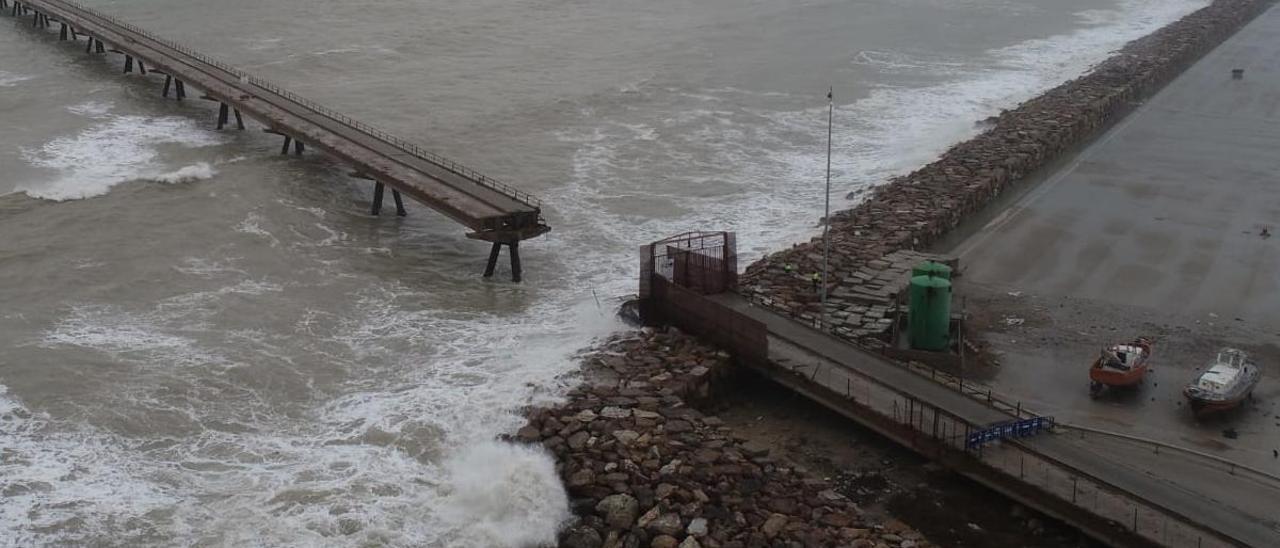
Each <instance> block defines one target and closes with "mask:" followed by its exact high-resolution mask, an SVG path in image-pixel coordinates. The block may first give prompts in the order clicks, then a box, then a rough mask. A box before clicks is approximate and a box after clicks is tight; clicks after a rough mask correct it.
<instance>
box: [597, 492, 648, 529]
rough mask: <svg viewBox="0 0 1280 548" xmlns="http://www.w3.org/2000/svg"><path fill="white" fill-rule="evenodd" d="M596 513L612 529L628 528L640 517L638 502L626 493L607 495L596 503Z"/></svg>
mask: <svg viewBox="0 0 1280 548" xmlns="http://www.w3.org/2000/svg"><path fill="white" fill-rule="evenodd" d="M596 513H597V514H599V515H600V516H601V517H603V518H604V522H605V524H607V525H608V526H609V527H612V528H614V529H630V528H631V526H632V525H633V524H634V523H635V522H636V518H638V517H640V502H639V501H637V500H636V499H635V497H633V496H631V495H627V494H617V495H609V496H607V497H605V498H603V499H601V500H600V503H599V504H597V505H596Z"/></svg>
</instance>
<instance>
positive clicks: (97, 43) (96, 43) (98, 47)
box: [93, 38, 107, 53]
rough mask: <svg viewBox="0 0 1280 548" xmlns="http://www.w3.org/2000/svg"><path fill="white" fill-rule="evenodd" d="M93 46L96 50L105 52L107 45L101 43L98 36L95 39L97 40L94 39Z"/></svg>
mask: <svg viewBox="0 0 1280 548" xmlns="http://www.w3.org/2000/svg"><path fill="white" fill-rule="evenodd" d="M93 47H94V48H95V49H96V50H97V51H98V53H106V52H107V46H106V44H103V43H102V39H101V38H99V39H97V40H94V42H93Z"/></svg>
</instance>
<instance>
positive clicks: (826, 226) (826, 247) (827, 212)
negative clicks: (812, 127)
mask: <svg viewBox="0 0 1280 548" xmlns="http://www.w3.org/2000/svg"><path fill="white" fill-rule="evenodd" d="M834 92H835V88H833V87H828V88H827V191H826V193H825V197H826V205H825V206H824V207H823V212H822V293H821V295H822V297H821V299H820V303H819V306H821V307H822V314H821V316H820V320H819V322H820V324H819V325H821V327H822V330H823V331H826V330H827V269H828V267H829V266H828V265H829V264H830V262H831V240H830V239H828V237H827V233H828V232H830V230H831V228H830V227H831V123H832V120H833V118H834V116H835V110H836V107H835V100H834V98H833V97H832V95H833V94H834Z"/></svg>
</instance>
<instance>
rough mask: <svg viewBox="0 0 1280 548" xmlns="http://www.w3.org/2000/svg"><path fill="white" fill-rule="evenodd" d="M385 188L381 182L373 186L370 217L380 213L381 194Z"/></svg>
mask: <svg viewBox="0 0 1280 548" xmlns="http://www.w3.org/2000/svg"><path fill="white" fill-rule="evenodd" d="M385 186H386V185H384V184H382V183H381V182H376V183H374V184H373V209H372V210H370V211H369V214H370V215H374V216H376V215H378V213H379V212H381V211H382V193H383V192H384V191H385Z"/></svg>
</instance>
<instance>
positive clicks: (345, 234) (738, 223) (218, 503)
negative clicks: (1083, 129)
mask: <svg viewBox="0 0 1280 548" xmlns="http://www.w3.org/2000/svg"><path fill="white" fill-rule="evenodd" d="M207 4H210V5H205V4H199V5H180V6H170V5H168V4H167V3H165V2H162V1H160V0H121V1H118V2H112V3H109V4H103V7H104V9H109V10H110V11H112V12H113V13H117V14H119V15H121V16H124V17H129V18H131V20H132V21H133V22H135V23H137V24H139V25H141V26H143V27H146V28H150V29H154V30H155V31H157V32H158V33H160V34H162V35H166V36H170V37H174V38H180V39H182V40H183V41H184V42H188V43H191V44H193V45H195V46H196V47H197V48H198V49H201V50H205V51H210V52H215V53H217V54H218V55H219V56H220V57H224V58H227V59H228V60H230V61H232V62H234V63H236V64H238V65H242V66H244V67H245V68H247V69H248V70H250V71H251V72H255V73H258V74H261V75H263V76H266V77H269V78H271V79H272V80H277V81H281V82H284V83H286V85H289V86H290V87H291V88H293V89H294V90H295V91H298V92H300V93H303V94H304V95H307V96H310V97H313V98H314V99H317V100H320V101H321V102H324V103H326V104H329V105H332V106H334V107H337V108H338V109H339V110H343V111H345V112H348V113H349V114H352V115H354V116H355V117H357V118H360V119H362V120H365V121H368V122H371V123H374V124H377V125H380V126H385V127H386V128H387V129H389V130H391V131H394V132H396V133H398V134H402V135H404V136H405V137H407V138H410V139H412V140H414V141H416V142H420V143H422V144H423V145H424V146H426V147H427V148H430V149H432V150H437V151H439V152H441V153H444V154H447V155H449V156H451V157H456V158H458V159H460V160H462V161H464V162H465V163H467V164H469V165H473V166H476V167H479V168H481V169H482V170H483V171H486V172H491V173H493V174H494V175H497V176H499V177H501V178H502V179H504V180H508V181H510V182H512V183H514V184H516V185H517V186H521V187H522V188H524V189H525V190H529V191H532V192H533V193H534V194H537V195H538V196H539V197H541V198H542V200H543V202H544V203H545V204H547V211H546V216H547V218H548V223H549V224H550V225H551V226H552V227H553V232H552V233H551V234H549V235H548V236H546V237H544V238H540V239H537V240H533V241H530V242H528V243H527V244H526V245H525V246H522V252H523V254H524V255H525V257H524V259H525V268H526V271H525V279H526V282H525V283H524V284H520V285H516V284H511V283H509V282H506V281H503V280H504V276H503V273H501V272H500V273H499V275H498V276H497V277H496V278H495V281H493V282H482V281H481V280H480V279H479V271H480V269H481V268H482V267H483V260H484V252H485V251H486V249H482V248H481V247H482V246H481V247H478V245H477V244H476V243H474V242H471V241H469V240H467V239H466V238H464V237H463V236H462V234H461V231H459V230H458V227H457V226H456V225H454V224H452V223H451V222H449V221H448V220H446V219H441V218H439V216H437V215H436V214H434V213H433V212H431V211H430V210H428V209H426V208H423V207H421V206H416V204H412V203H411V204H409V205H410V208H409V209H410V216H409V217H407V218H404V219H397V218H394V217H392V216H384V217H382V218H371V217H369V216H368V215H367V206H368V200H369V195H370V192H371V189H370V188H369V187H368V185H367V184H362V183H360V182H359V181H356V180H352V179H348V178H346V177H345V176H344V174H345V171H346V170H345V169H344V168H343V166H341V165H338V164H337V163H335V162H333V161H330V160H326V159H324V158H322V157H319V156H311V155H308V156H304V157H301V158H297V157H291V156H280V155H279V154H278V149H279V143H278V142H277V141H275V140H273V139H272V138H271V137H270V136H268V135H264V134H261V133H260V132H258V131H256V128H253V129H254V130H253V131H246V132H232V131H223V132H217V131H214V130H213V128H212V126H213V120H214V112H215V109H214V108H213V107H214V106H215V105H213V104H211V103H206V102H201V101H187V102H185V103H182V104H179V103H176V102H173V101H162V100H161V99H160V97H159V87H158V86H159V82H156V81H155V80H145V79H142V78H141V77H138V76H130V77H122V76H121V75H120V70H119V66H118V65H117V64H114V63H116V62H118V59H114V58H113V57H106V58H104V57H100V56H86V55H84V54H83V51H82V50H83V48H76V47H74V45H71V46H70V47H65V45H60V44H59V43H58V41H57V36H56V33H54V34H51V35H42V34H38V33H37V32H36V31H35V30H34V29H31V28H30V25H29V24H28V25H24V24H23V20H14V19H10V18H8V17H7V15H6V16H5V17H2V18H0V47H4V48H5V50H6V51H8V52H9V55H6V56H5V57H4V58H0V120H2V121H3V124H4V127H5V128H6V137H7V143H6V145H5V146H4V147H0V167H2V168H3V169H2V170H0V172H2V173H3V174H4V175H3V177H0V279H3V280H4V284H0V286H2V287H0V302H3V303H5V306H4V308H3V309H0V545H8V546H24V547H25V546H40V545H55V544H104V545H175V544H178V545H210V546H241V545H251V546H297V545H306V546H347V545H390V546H510V547H520V546H537V545H543V544H547V543H551V542H553V541H554V538H555V533H556V530H557V528H558V526H559V525H560V524H561V523H562V522H563V521H564V520H565V519H567V518H568V517H569V511H568V504H569V502H568V499H567V497H566V495H565V493H564V491H563V489H562V488H561V487H560V482H559V478H557V477H556V473H555V465H554V462H552V461H551V460H550V459H549V458H548V457H547V456H546V455H545V454H544V453H543V452H541V451H539V450H537V449H535V448H529V447H523V446H517V445H513V444H509V443H505V442H502V441H497V438H498V437H499V436H501V435H502V434H504V433H510V432H512V431H514V430H515V429H516V428H518V427H519V426H520V424H521V419H520V416H519V413H520V410H521V409H522V408H523V407H524V406H526V405H530V404H538V403H545V402H550V401H555V400H556V399H557V398H559V397H560V396H561V395H562V394H563V393H564V391H565V390H566V388H567V387H569V386H571V385H572V384H573V383H574V382H575V381H576V379H577V376H576V367H577V366H576V362H575V359H574V356H575V355H576V354H577V353H578V352H580V351H581V350H582V349H583V348H585V347H587V346H589V345H590V343H591V342H592V341H593V340H595V339H598V338H601V337H604V336H607V335H608V334H610V333H611V332H614V331H616V330H618V329H620V328H621V325H620V324H619V323H618V322H617V321H616V319H615V318H614V315H613V309H614V307H615V306H616V304H617V302H618V298H620V297H624V296H626V295H628V294H631V293H634V292H635V286H636V280H635V276H636V270H637V261H638V258H637V257H636V253H635V250H636V249H637V248H638V246H639V245H641V244H643V243H645V242H648V241H652V240H655V239H658V238H661V237H663V236H667V235H671V234H675V233H679V232H683V231H687V230H699V229H711V230H732V231H736V232H737V233H738V235H739V236H738V237H739V246H740V252H741V253H742V254H743V255H744V259H745V260H744V261H743V264H746V262H749V261H750V260H753V259H754V258H757V257H759V256H761V255H762V254H763V253H766V252H768V251H769V250H774V249H779V248H782V247H785V246H788V245H790V244H791V243H793V242H797V241H802V240H807V239H808V238H810V237H812V236H813V235H815V234H816V226H817V225H816V222H817V220H818V218H819V217H820V216H821V213H822V203H823V181H824V169H825V151H826V148H825V137H826V129H827V128H826V115H827V112H826V97H825V95H826V90H827V86H828V85H832V86H834V88H835V124H834V126H835V131H834V139H833V141H834V147H835V154H834V163H833V174H834V177H833V187H834V188H833V196H832V197H833V206H838V207H848V206H850V205H851V204H852V203H854V201H856V199H857V198H856V196H857V194H858V192H859V191H865V190H866V189H867V188H870V187H871V186H873V185H876V184H879V183H882V182H884V181H886V180H887V179H888V178H890V177H892V176H893V175H896V174H901V173H905V172H907V171H910V170H911V169H913V168H915V167H918V166H920V165H922V164H924V163H926V162H928V161H930V160H931V159H933V158H935V157H936V156H937V155H938V154H939V153H941V152H942V151H944V150H945V149H946V148H947V147H949V146H951V145H953V144H954V143H956V142H959V141H960V140H963V139H965V138H966V137H969V136H972V135H974V134H976V133H977V132H978V131H980V130H981V126H980V124H979V123H978V122H979V121H981V120H983V119H985V118H987V117H990V116H992V115H995V114H998V113H999V112H1000V111H1001V110H1002V109H1006V108H1009V107H1012V106H1014V105H1016V104H1017V103H1019V102H1020V101H1023V100H1026V99H1028V98H1030V97H1032V96H1034V95H1036V94H1037V93H1039V92H1041V91H1043V90H1046V89H1048V88H1051V87H1053V86H1056V85H1057V84H1059V83H1061V82H1063V81H1065V80H1067V79H1069V78H1072V77H1074V76H1077V75H1080V74H1082V73H1084V72H1085V71H1087V70H1088V69H1089V68H1090V67H1091V66H1093V65H1094V64H1096V63H1098V62H1100V61H1102V60H1103V59H1105V58H1107V56H1108V55H1109V54H1110V53H1111V52H1113V51H1114V50H1116V49H1118V48H1119V47H1121V46H1122V45H1123V44H1124V43H1126V42H1127V41H1129V40H1132V39H1135V38H1138V37H1141V36H1143V35H1145V34H1148V33H1150V32H1152V31H1154V30H1155V29H1157V28H1159V27H1161V26H1163V25H1165V24H1167V23H1169V22H1172V21H1174V20H1176V19H1177V18H1179V17H1181V16H1183V15H1185V14H1187V13H1190V12H1191V11H1193V10H1195V9H1197V8H1200V7H1203V6H1204V5H1206V4H1207V2H1206V1H1205V0H1091V1H1082V2H1071V3H1065V2H1053V1H1051V0H1039V1H1029V2H1009V1H1004V0H968V1H964V2H940V1H937V0H901V1H895V2H880V3H852V4H850V3H836V2H795V3H769V4H752V5H744V4H742V3H739V2H732V1H729V0H715V1H711V2H706V3H699V5H697V6H689V5H686V4H684V3H679V2H674V1H660V2H655V3H648V4H644V5H636V4H635V3H628V2H622V1H621V0H618V1H606V2H601V3H597V4H593V5H589V6H566V5H563V4H555V3H551V2H541V1H535V2H530V3H525V4H510V3H506V2H497V1H496V0H481V1H471V2H460V1H450V2H444V3H441V4H440V5H432V6H427V5H426V4H425V3H421V2H417V1H415V0H393V1H390V2H380V3H377V4H373V3H368V2H351V3H347V4H344V5H341V6H327V7H325V8H324V9H320V8H316V7H315V6H314V5H313V3H309V2H305V1H304V0H272V1H266V2H256V3H247V2H245V3H235V4H236V5H235V6H234V7H235V9H226V8H227V7H228V6H227V5H226V4H218V5H212V3H207ZM1063 4H1071V5H1063ZM297 13H307V14H308V17H285V15H286V14H297ZM388 13H392V14H395V15H396V17H393V18H388V17H386V14H388ZM389 19H391V20H389ZM851 193H852V194H853V195H854V198H852V199H849V198H846V195H849V194H851Z"/></svg>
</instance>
